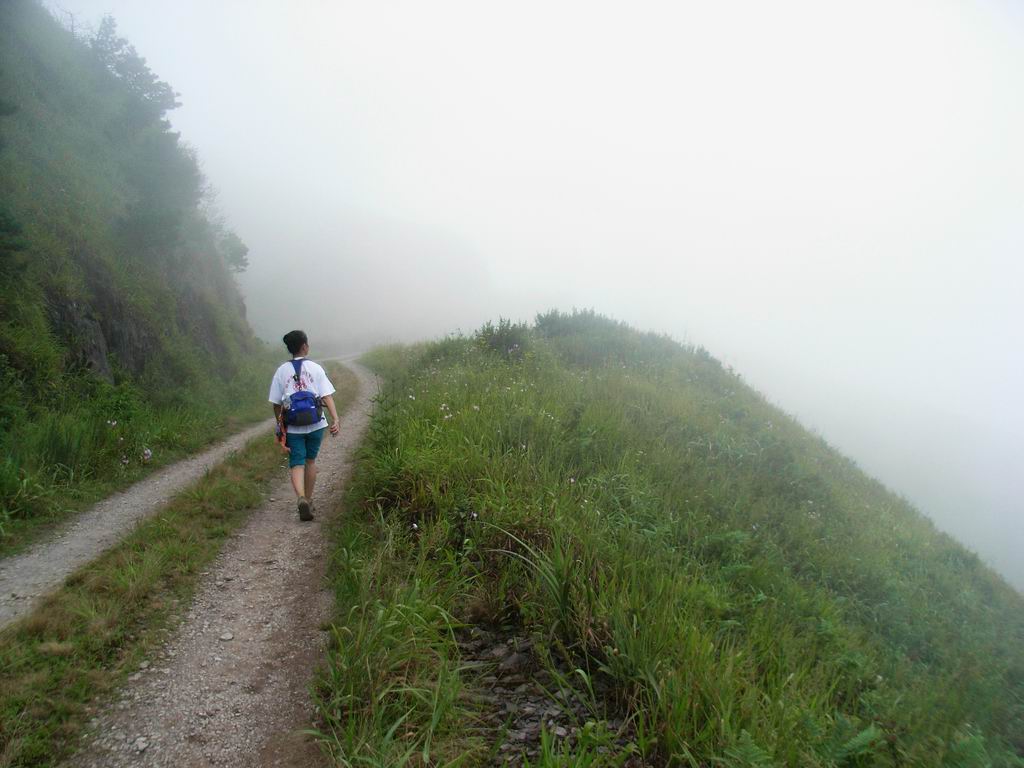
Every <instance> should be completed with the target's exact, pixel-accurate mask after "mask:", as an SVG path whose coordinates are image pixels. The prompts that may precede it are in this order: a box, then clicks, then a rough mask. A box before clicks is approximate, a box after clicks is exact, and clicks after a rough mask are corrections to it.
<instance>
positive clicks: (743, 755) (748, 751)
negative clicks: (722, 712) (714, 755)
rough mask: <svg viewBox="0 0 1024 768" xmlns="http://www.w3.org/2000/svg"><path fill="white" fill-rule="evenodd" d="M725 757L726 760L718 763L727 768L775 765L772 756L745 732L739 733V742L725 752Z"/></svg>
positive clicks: (768, 767)
mask: <svg viewBox="0 0 1024 768" xmlns="http://www.w3.org/2000/svg"><path fill="white" fill-rule="evenodd" d="M725 756H726V757H727V758H728V760H719V762H720V763H721V764H722V765H728V766H729V768H771V767H772V766H774V765H775V763H774V761H773V760H772V756H771V755H770V754H768V753H767V752H766V751H765V750H764V749H763V748H762V747H760V746H759V745H758V744H757V742H755V741H754V739H753V737H752V736H751V735H750V734H749V733H747V732H746V731H741V732H740V738H739V741H737V743H736V744H735V745H733V746H731V747H729V748H728V749H727V750H725Z"/></svg>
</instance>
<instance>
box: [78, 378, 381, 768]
mask: <svg viewBox="0 0 1024 768" xmlns="http://www.w3.org/2000/svg"><path fill="white" fill-rule="evenodd" d="M350 366H351V368H352V369H353V370H355V371H356V374H357V375H358V377H359V380H360V385H361V390H360V393H359V396H358V397H357V399H356V401H355V402H354V403H353V405H352V407H351V408H350V409H349V410H348V412H347V413H346V414H345V416H343V417H342V433H341V435H340V436H339V437H337V438H333V439H332V438H325V440H324V443H323V448H322V449H321V453H320V458H319V460H318V464H319V466H320V476H319V479H318V481H317V491H316V495H315V499H316V500H320V501H321V509H319V510H317V519H316V520H314V521H313V522H312V523H302V522H300V521H299V519H298V515H297V514H296V510H295V501H294V495H293V493H292V491H291V486H290V484H289V482H288V479H287V477H286V476H285V472H284V470H282V478H281V482H280V483H279V484H277V485H276V486H275V487H274V489H273V491H272V492H271V494H270V497H269V498H268V500H267V501H266V503H265V504H264V505H263V506H262V507H260V508H259V509H257V510H256V511H255V512H254V513H253V515H252V517H251V519H250V521H249V522H248V523H247V524H246V525H245V527H244V528H242V529H241V530H240V531H239V533H238V534H236V535H235V536H234V537H233V538H232V539H231V541H230V542H229V543H228V544H227V545H226V546H225V547H224V551H223V552H222V553H221V554H220V556H219V557H218V558H217V560H216V563H215V565H214V567H213V568H212V569H211V571H210V572H209V573H207V574H205V576H204V579H203V581H202V583H201V585H200V586H199V589H198V591H197V595H196V599H195V602H194V604H193V605H192V607H191V609H190V610H189V611H188V613H187V615H186V616H185V618H184V621H183V623H182V625H181V626H180V627H179V629H178V630H176V631H175V633H174V634H173V635H172V637H171V638H170V639H169V641H168V642H167V644H166V645H165V646H164V648H163V649H162V651H161V652H160V653H159V654H157V657H156V658H153V659H151V660H150V661H149V662H144V663H143V666H144V667H145V668H140V669H139V671H138V672H136V673H135V674H133V675H132V676H131V677H130V678H129V682H128V684H127V685H126V686H125V687H124V689H123V690H122V693H121V696H120V699H119V701H117V702H116V703H113V704H112V705H110V706H109V707H108V709H107V711H105V712H104V713H102V714H100V715H99V716H98V717H96V718H95V719H94V720H93V721H92V723H91V724H90V734H89V736H87V737H86V739H85V742H86V743H85V746H84V747H83V749H82V751H81V752H79V753H78V754H77V755H76V756H75V757H74V758H73V759H72V760H70V761H69V763H68V765H70V766H82V767H85V766H129V765H132V766H134V765H146V766H186V765H187V766H197V767H202V766H256V765H259V766H311V765H316V764H318V763H320V762H322V760H321V758H320V756H319V752H318V750H317V748H316V746H315V745H314V744H313V743H312V741H311V740H310V739H309V738H307V737H305V736H303V735H302V734H301V731H302V730H303V729H305V728H308V727H310V724H311V723H312V719H313V710H312V704H311V701H310V696H309V685H310V683H311V681H312V675H313V672H314V670H315V668H316V665H317V663H318V662H319V661H320V659H321V656H322V653H323V648H324V645H325V643H326V639H327V637H326V634H327V633H326V632H324V631H323V630H322V626H323V625H324V624H325V622H327V621H328V620H329V618H330V614H331V593H330V592H329V591H328V590H327V589H326V581H325V578H324V575H325V566H326V559H327V546H326V542H325V540H324V532H323V529H322V525H321V521H322V515H323V514H325V513H326V511H327V510H329V509H330V508H331V507H332V506H333V505H332V504H330V503H329V501H328V500H331V499H335V498H336V497H337V496H338V495H339V494H340V493H341V492H342V490H343V488H344V485H345V483H346V481H347V479H348V477H349V474H350V472H351V466H352V457H353V454H354V451H355V448H356V447H357V446H358V444H359V442H360V440H361V438H362V436H363V433H364V432H365V430H366V426H367V424H368V422H369V412H370V404H371V399H372V397H373V395H374V394H375V392H376V384H375V382H374V380H373V377H372V376H371V375H370V374H369V373H368V372H367V371H366V370H365V369H363V368H361V367H359V366H356V365H352V364H350ZM264 429H267V428H264ZM267 432H268V435H267V439H270V435H269V429H267Z"/></svg>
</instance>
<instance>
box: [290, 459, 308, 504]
mask: <svg viewBox="0 0 1024 768" xmlns="http://www.w3.org/2000/svg"><path fill="white" fill-rule="evenodd" d="M305 473H306V470H305V467H303V466H302V465H299V466H298V467H292V468H291V475H292V490H294V491H295V496H296V498H298V497H299V496H301V495H302V492H303V490H304V489H303V479H304V475H305ZM307 495H308V494H307Z"/></svg>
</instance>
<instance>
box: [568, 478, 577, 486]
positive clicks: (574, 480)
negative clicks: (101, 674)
mask: <svg viewBox="0 0 1024 768" xmlns="http://www.w3.org/2000/svg"><path fill="white" fill-rule="evenodd" d="M575 482H576V478H575V477H570V478H569V485H572V484H573V483H575Z"/></svg>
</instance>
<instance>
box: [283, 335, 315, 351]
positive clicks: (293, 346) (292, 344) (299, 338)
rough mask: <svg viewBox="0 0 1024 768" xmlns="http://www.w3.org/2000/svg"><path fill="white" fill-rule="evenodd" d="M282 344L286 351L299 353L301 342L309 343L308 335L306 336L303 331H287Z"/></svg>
mask: <svg viewBox="0 0 1024 768" xmlns="http://www.w3.org/2000/svg"><path fill="white" fill-rule="evenodd" d="M283 341H284V345H285V346H286V347H288V351H289V352H291V353H292V354H293V355H297V354H299V350H300V349H302V345H303V344H308V343H309V337H307V336H306V332H305V331H288V333H286V334H285V335H284V339H283Z"/></svg>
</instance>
